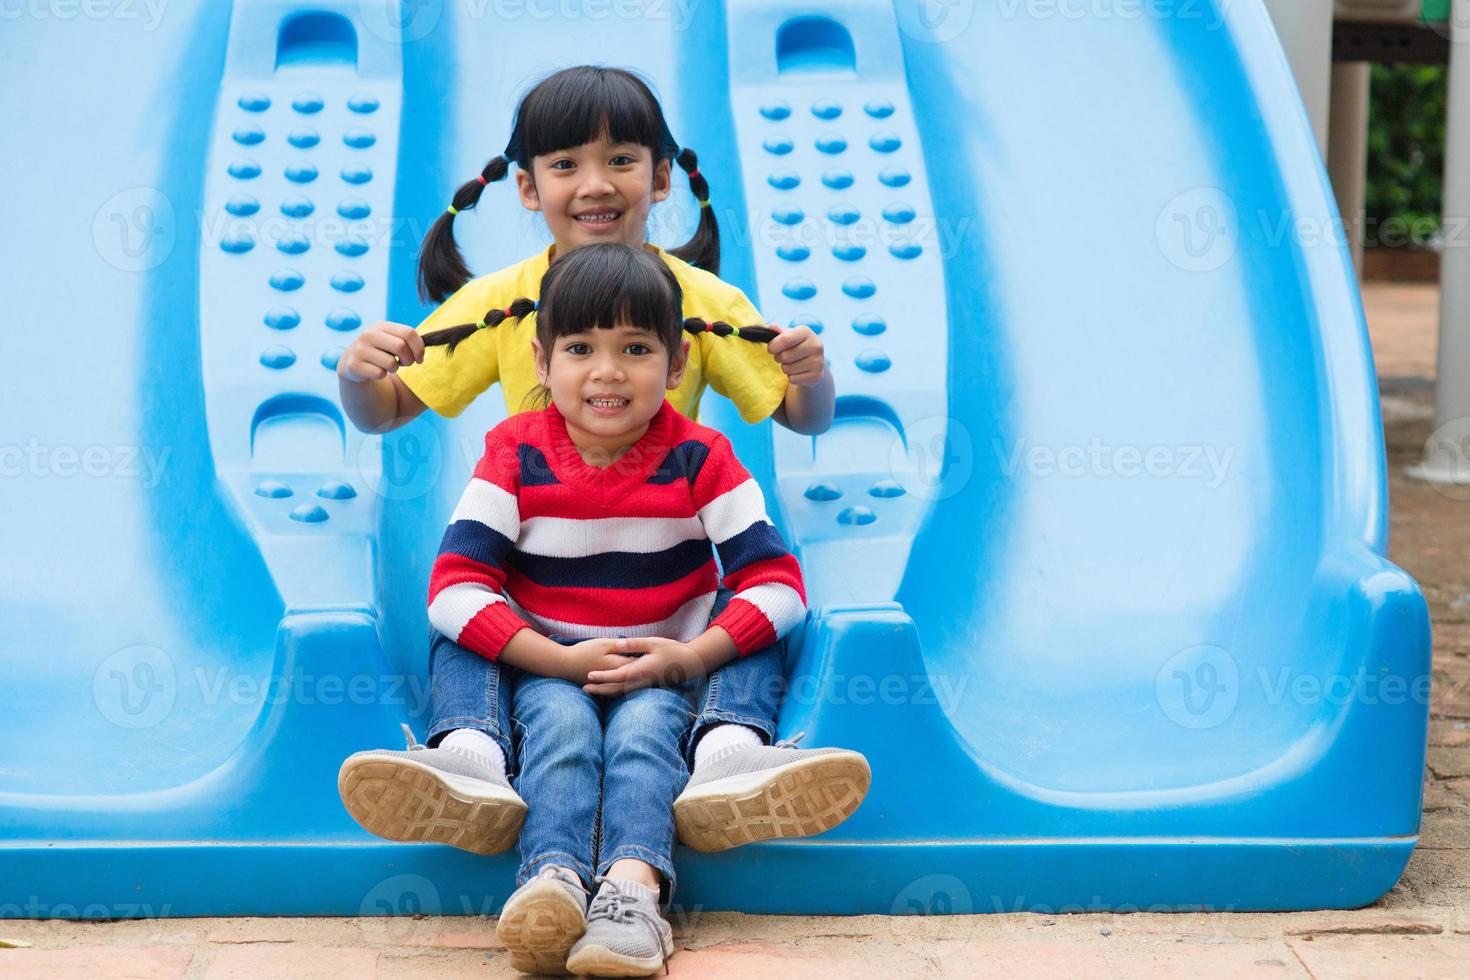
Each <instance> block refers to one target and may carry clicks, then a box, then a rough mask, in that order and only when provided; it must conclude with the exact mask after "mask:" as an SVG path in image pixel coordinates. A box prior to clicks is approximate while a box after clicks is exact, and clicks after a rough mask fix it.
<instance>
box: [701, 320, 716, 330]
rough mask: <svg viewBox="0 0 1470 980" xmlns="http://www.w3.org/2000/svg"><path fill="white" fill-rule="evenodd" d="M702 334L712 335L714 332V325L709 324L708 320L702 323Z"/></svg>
mask: <svg viewBox="0 0 1470 980" xmlns="http://www.w3.org/2000/svg"><path fill="white" fill-rule="evenodd" d="M704 332H705V333H714V332H715V325H714V324H713V323H710V322H709V321H708V320H706V321H704Z"/></svg>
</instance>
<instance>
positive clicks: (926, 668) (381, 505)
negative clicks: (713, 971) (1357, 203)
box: [0, 0, 1429, 918]
mask: <svg viewBox="0 0 1470 980" xmlns="http://www.w3.org/2000/svg"><path fill="white" fill-rule="evenodd" d="M563 6H565V9H563ZM1137 6H1138V8H1139V9H1138V10H1137V11H1136V15H1135V16H1128V15H1125V14H1122V13H1117V12H1114V13H1112V14H1110V15H1102V14H1099V13H1097V12H1096V11H1092V9H1091V7H1090V6H1087V5H1070V6H1069V5H1068V4H1065V3H1063V4H1031V3H1028V2H1026V0H996V2H989V0H985V2H980V0H976V2H973V3H971V2H960V3H951V4H947V5H936V4H932V3H927V2H909V0H893V2H878V0H858V2H844V3H840V4H838V3H810V4H800V3H793V2H789V0H786V2H771V0H731V2H729V3H724V4H682V3H679V2H667V3H665V2H662V0H657V2H656V0H647V2H641V3H635V4H632V5H623V6H620V5H597V4H592V3H590V2H585V0H584V2H581V3H577V2H573V3H570V4H569V5H555V6H553V5H545V7H538V6H537V5H535V4H530V3H528V4H526V5H496V4H472V3H469V2H461V0H429V2H424V3H418V4H404V5H402V6H400V5H398V4H396V3H391V2H387V0H322V2H320V3H304V2H301V0H290V2H286V0H235V2H234V3H233V4H224V3H221V4H199V5H167V6H163V7H154V6H150V5H148V4H138V5H136V6H133V7H126V6H119V7H117V8H116V9H115V10H114V11H113V14H112V15H111V16H108V17H105V18H99V17H91V16H81V15H80V13H79V15H78V16H76V17H70V18H67V17H61V16H52V17H41V16H38V15H36V14H35V13H34V12H31V13H28V14H26V15H25V16H24V17H23V18H22V20H21V21H19V22H17V23H13V24H11V25H9V26H8V27H7V28H6V30H5V31H4V32H3V34H0V50H3V53H4V56H3V57H0V78H3V80H4V81H5V82H6V85H5V90H6V91H7V92H10V93H12V94H11V96H10V97H9V98H7V99H6V100H5V108H4V113H5V117H4V118H3V119H0V123H3V125H0V159H4V160H5V161H6V165H5V170H6V175H7V180H6V182H5V186H4V189H3V190H0V194H3V200H4V213H5V215H6V219H7V220H6V226H7V228H8V229H9V231H10V234H8V235H6V236H4V237H3V239H0V250H3V263H0V266H3V268H4V269H6V270H7V271H6V280H5V281H6V284H7V287H8V288H7V289H6V294H7V301H8V310H7V320H8V323H9V326H10V329H9V330H8V331H7V333H6V335H7V336H8V337H10V338H11V339H12V341H13V343H12V347H11V354H12V357H11V367H10V371H9V372H8V374H7V378H6V382H5V386H4V387H5V401H4V404H5V407H6V411H5V412H3V413H0V453H3V456H0V465H3V468H4V469H3V473H0V512H3V513H4V514H5V515H6V528H5V532H4V535H3V542H4V544H3V547H0V555H3V561H0V637H3V638H4V641H3V643H0V667H3V668H4V670H5V672H6V674H7V675H8V678H9V681H10V683H8V684H7V685H6V686H5V689H4V691H3V693H0V713H3V715H4V717H5V718H6V729H7V732H8V736H7V737H6V738H5V739H4V740H3V741H0V868H3V869H4V871H3V873H0V916H64V917H105V918H112V917H120V916H122V917H125V916H131V915H224V914H290V915H305V914H330V915H354V914H365V915H382V914H395V913H410V912H426V913H443V914H460V913H486V912H491V911H494V910H495V909H496V908H498V906H499V904H500V903H501V902H503V901H504V899H505V897H506V896H507V895H508V893H509V891H510V890H511V883H512V872H513V870H514V866H515V858H514V854H509V855H501V856H498V857H495V858H484V857H477V856H474V855H470V854H466V853H462V852H459V851H456V850H454V849H451V848H447V847H437V846H432V845H423V846H416V845H397V844H391V843H389V842H385V841H379V840H377V839H375V838H372V837H370V836H369V835H367V834H366V833H365V832H363V831H362V830H360V829H359V828H358V827H357V826H356V824H354V823H353V822H352V821H351V819H350V818H349V817H348V816H347V814H346V812H345V811H344V810H343V808H342V806H341V803H340V801H339V800H338V798H337V792H336V783H335V778H336V771H337V767H338V765H339V764H340V762H341V760H342V759H343V758H345V757H346V755H348V754H349V753H351V752H353V751H356V750H359V749H363V748H370V747H388V748H396V747H398V746H399V743H400V741H401V734H400V731H399V724H400V722H404V721H406V722H408V723H410V724H411V725H412V726H414V728H415V729H416V730H417V731H419V732H420V734H422V731H423V729H424V726H425V721H426V716H427V710H428V690H427V653H428V643H427V635H428V634H427V630H428V626H427V621H426V617H425V608H424V601H425V596H426V593H427V589H426V586H427V576H428V568H429V563H430V561H431V560H432V557H433V554H434V552H435V550H436V548H437V545H438V541H439V538H440V535H441V534H442V530H443V527H444V526H445V523H446V521H447V518H448V516H449V513H450V512H451V510H452V508H453V505H454V502H455V500H457V498H458V496H459V493H460V491H461V490H462V488H463V486H464V482H465V480H466V479H467V478H468V474H469V471H470V468H471V466H472V464H473V462H474V460H475V459H476V458H477V456H478V451H479V446H480V441H481V438H482V436H483V433H484V431H485V430H486V429H487V428H489V427H490V426H492V425H494V424H495V423H496V422H497V421H499V420H500V419H501V418H502V417H503V416H504V411H503V403H502V400H501V398H500V395H499V393H498V391H494V392H490V393H488V394H487V395H486V397H484V398H482V399H481V400H480V401H479V402H477V403H476V404H475V405H473V406H472V407H471V408H470V409H469V410H468V411H466V412H465V413H464V415H463V416H461V417H460V418H459V419H456V420H444V419H438V418H434V417H432V416H426V417H424V418H421V419H419V420H417V421H416V422H414V423H413V424H411V425H409V426H407V427H405V428H404V429H401V430H399V431H397V432H395V433H392V434H390V435H389V436H386V437H376V436H365V435H363V434H362V433H360V432H357V431H356V430H355V429H354V428H353V426H352V425H351V423H350V422H348V421H347V420H346V419H345V416H344V415H343V413H342V410H341V408H340V405H339V403H338V399H337V381H336V377H335V373H334V368H335V363H336V361H335V359H336V356H337V355H338V354H339V353H340V351H341V349H342V348H343V347H344V346H345V345H346V344H348V343H350V342H351V338H352V336H354V333H355V331H357V330H359V329H360V328H361V326H362V325H364V324H368V323H372V322H374V321H375V320H378V319H383V318H387V319H392V320H395V321H398V322H406V323H417V322H418V320H419V319H420V318H421V317H422V316H423V315H424V314H425V312H426V311H427V310H426V308H425V307H423V306H421V305H420V304H419V303H418V302H417V299H416V297H415V295H414V290H413V270H414V263H415V260H416V246H417V243H418V240H419V239H420V237H421V236H422V234H423V233H424V231H425V230H426V229H427V227H428V225H429V223H430V222H431V221H432V220H433V219H434V217H435V216H436V215H437V214H438V213H439V211H440V210H441V209H442V208H443V206H444V205H445V203H447V201H448V200H449V196H450V194H451V192H452V189H453V188H454V187H456V186H458V184H459V183H460V182H462V181H463V180H464V179H466V178H467V177H468V176H471V175H473V174H474V173H476V172H477V171H478V170H479V168H480V167H481V166H483V164H484V161H485V160H486V159H488V158H489V157H490V156H493V155H494V154H496V153H498V152H499V150H500V149H501V147H502V146H503V145H504V142H505V139H506V136H507V134H508V132H509V127H510V121H511V120H510V117H511V113H512V111H513V108H514V104H515V100H516V98H517V96H518V95H519V94H520V93H521V92H522V91H523V90H524V89H525V88H526V87H527V86H528V85H529V84H530V83H532V82H533V81H534V80H536V79H537V78H539V77H541V76H543V75H545V74H546V73H548V72H550V71H552V70H555V69H556V68H558V67H562V66H565V65H568V64H576V63H586V62H591V63H607V64H617V65H625V66H629V67H633V68H635V69H637V70H639V71H641V72H642V73H644V74H645V76H646V77H647V78H649V80H650V81H651V83H652V84H653V85H654V86H655V88H656V90H657V91H658V92H659V93H660V94H661V96H662V98H663V99H664V102H665V105H666V107H667V110H668V112H669V117H670V124H671V126H672V128H673V130H674V133H675V135H676V136H677V137H678V138H679V139H680V140H681V141H682V142H684V143H685V144H686V145H689V146H692V147H694V148H695V149H696V150H697V151H698V152H699V154H700V159H701V170H702V171H703V172H704V173H705V174H706V175H707V177H708V178H709V182H710V186H711V189H712V199H713V201H714V203H715V206H716V207H717V208H718V209H719V210H718V214H719V217H720V220H721V222H722V226H723V229H724V236H723V242H724V256H725V258H724V268H723V270H722V271H723V274H724V276H725V277H726V278H727V279H728V280H730V281H731V282H734V283H735V284H737V285H739V286H740V287H742V288H743V289H745V290H746V291H747V292H748V293H749V294H750V295H751V296H752V298H753V299H754V300H755V301H756V303H757V306H758V307H759V308H760V309H761V310H762V312H763V313H764V314H765V315H766V316H767V317H768V318H770V319H772V320H775V321H778V322H782V323H808V324H811V325H812V326H813V328H814V329H819V330H820V331H821V336H822V339H823V342H824V344H825V346H826V350H827V355H828V357H829V358H830V360H831V363H832V370H833V373H834V375H835V377H836V381H837V390H838V393H839V400H838V407H837V418H836V421H835V423H834V425H833V427H832V429H831V430H830V431H829V432H827V433H825V434H823V435H821V436H819V437H816V438H811V437H802V436H797V435H795V434H794V433H791V432H789V431H787V430H784V429H780V428H777V427H775V426H773V425H772V424H771V423H769V422H768V423H763V424H762V425H759V426H746V425H745V424H744V423H743V422H741V421H740V419H739V417H738V415H737V414H736V413H735V412H734V410H733V408H732V407H731V406H730V405H729V403H728V402H725V401H724V400H723V399H722V398H719V397H718V396H716V395H715V394H714V393H710V394H708V395H707V396H706V399H705V403H704V405H703V408H702V416H701V417H702V420H703V421H705V422H706V423H708V424H711V425H715V426H718V427H719V428H721V429H722V430H723V431H726V432H728V433H730V434H731V437H732V439H733V441H734V443H735V446H736V449H737V451H738V452H739V453H740V455H741V457H742V459H743V460H745V462H746V463H747V465H748V466H749V467H750V468H751V469H752V471H753V472H755V473H756V474H757V476H758V477H759V478H760V480H761V482H762V485H763V486H764V488H765V490H766V493H767V498H768V501H769V502H770V505H771V509H772V511H773V514H774V515H775V517H776V520H777V521H778V524H779V526H780V528H781V530H782V532H783V533H784V534H785V536H786V538H787V540H788V541H789V542H790V543H791V544H792V545H793V546H794V547H795V548H796V549H797V550H798V553H799V555H800V557H801V559H802V563H803V566H804V568H805V570H806V573H807V578H808V586H809V598H810V605H811V615H810V616H809V618H808V621H807V623H806V624H805V625H804V626H803V627H802V628H801V629H800V631H799V633H798V634H797V635H796V636H794V637H793V640H792V644H791V650H792V654H791V663H790V671H789V676H790V682H791V689H790V692H789V694H788V698H787V701H786V704H785V706H784V708H783V712H782V718H781V730H782V734H783V735H786V736H792V735H795V734H796V733H798V732H805V737H804V739H803V742H802V744H803V745H812V746H816V745H843V746H847V747H851V748H856V749H860V750H861V751H863V752H865V753H866V754H867V755H868V757H869V759H870V761H871V763H872V769H873V788H872V791H871V793H870V795H869V797H868V799H867V800H866V802H865V803H864V804H863V806H862V807H861V808H860V809H859V810H858V812H857V813H856V814H855V815H854V816H853V817H852V818H851V819H850V820H848V821H847V822H846V823H845V824H843V825H842V826H841V827H839V828H837V829H836V830H834V831H832V832H830V833H828V834H826V835H824V836H822V837H820V838H815V839H811V840H802V841H785V842H777V843H770V844H765V845H757V846H752V847H748V848H743V849H739V850H736V851H731V852H727V853H724V854H717V855H699V854H695V853H693V852H689V851H687V850H681V851H680V852H679V854H678V855H677V856H676V861H677V862H678V863H679V867H680V869H681V878H680V894H679V895H678V896H677V901H678V902H679V903H680V904H682V905H686V906H700V907H704V908H710V909H740V910H745V911H752V912H797V913H816V912H825V913H860V912H861V913H871V912H878V913H889V912H891V913H901V914H911V913H933V912H968V911H974V912H988V911H1016V910H1023V909H1037V910H1046V911H1061V910H1067V909H1097V908H1120V909H1127V908H1135V909H1136V908H1200V907H1208V908H1216V909H1232V910H1246V909H1293V908H1323V907H1353V906H1358V905H1363V904H1366V903H1369V902H1372V901H1373V900H1375V899H1376V898H1377V897H1378V896H1380V895H1382V894H1383V893H1384V892H1386V891H1387V890H1388V889H1389V888H1390V887H1391V886H1392V885H1393V883H1394V881H1396V880H1397V878H1398V875H1399V874H1400V872H1401V871H1402V869H1403V867H1404V865H1405V864H1406V862H1407V861H1408V858H1409V854H1410V852H1411V850H1412V848H1413V846H1414V843H1415V840H1416V834H1417V832H1418V823H1419V812H1420V792H1421V790H1420V779H1421V774H1422V770H1423V759H1424V745H1425V732H1426V726H1427V718H1428V675H1429V622H1428V615H1427V612H1426V608H1425V604H1424V601H1423V598H1422V596H1421V595H1420V593H1419V590H1418V588H1417V586H1416V585H1415V583H1414V582H1413V581H1412V580H1411V579H1410V578H1409V577H1408V576H1407V575H1405V574H1404V573H1403V572H1402V571H1400V570H1399V569H1397V568H1395V567H1394V566H1393V565H1392V564H1390V563H1389V562H1388V561H1387V560H1386V558H1385V557H1384V556H1385V554H1386V551H1387V540H1386V537H1387V498H1386V483H1385V463H1384V454H1383V447H1382V435H1381V427H1380V419H1379V413H1378V405H1377V394H1376V387H1375V382H1374V374H1373V369H1372V361H1371V355H1370V352H1369V348H1368V342H1367V334H1366V330H1365V327H1364V322H1363V315H1362V309H1361V304H1360V301H1359V298H1358V293H1357V289H1356V285H1355V282H1354V279H1353V276H1352V272H1351V269H1350V267H1349V264H1348V258H1347V254H1346V251H1345V249H1344V247H1343V245H1342V243H1341V241H1340V235H1339V234H1337V233H1336V231H1335V229H1336V228H1337V214H1336V210H1335V207H1334V205H1333V203H1332V198H1331V194H1330V189H1329V187H1328V184H1327V180H1326V175H1325V173H1324V170H1323V167H1322V163H1321V160H1320V157H1319V155H1318V152H1317V150H1316V147H1315V143H1314V142H1313V140H1312V137H1311V133H1310V131H1309V128H1308V123H1307V120H1306V117H1305V114H1304V113H1303V111H1302V108H1301V103H1300V100H1299V98H1298V96H1297V94H1296V90H1295V88H1294V86H1293V84H1292V82H1291V78H1290V72H1289V69H1288V66H1287V64H1286V62H1285V59H1284V57H1283V55H1282V53H1281V50H1280V46H1279V44H1278V42H1277V40H1276V38H1275V36H1274V33H1273V32H1272V30H1271V26H1270V22H1269V20H1268V18H1267V16H1266V14H1265V12H1264V10H1263V9H1262V8H1261V7H1260V5H1259V3H1255V2H1250V3H1229V4H1222V3H1218V2H1214V0H1178V2H1176V3H1172V4H1144V5H1137ZM1083 7H1087V9H1086V10H1084V9H1082V8H1083ZM1125 8H1127V9H1132V8H1131V6H1130V5H1118V10H1119V11H1122V10H1124V9H1125ZM1221 8H1223V9H1221ZM28 9H29V8H28ZM58 9H59V8H58ZM125 11H131V14H132V15H130V16H125V15H124V12H125ZM1089 11H1090V12H1089ZM695 212H696V207H695V202H694V201H693V199H692V198H691V197H690V195H689V193H688V190H687V184H685V183H684V182H683V181H682V180H681V179H680V180H676V193H675V195H674V197H673V198H672V199H671V201H670V202H668V203H667V204H665V205H662V206H661V207H660V208H659V209H658V210H656V212H655V218H654V221H653V223H652V224H651V226H650V234H651V236H652V237H653V238H655V239H656V240H658V241H659V242H661V243H663V244H666V245H672V244H677V243H678V242H681V241H683V239H684V237H685V236H686V235H687V233H688V229H689V228H690V227H692V223H693V218H694V214H695ZM456 229H457V232H458V234H459V237H460V240H461V241H462V242H463V243H464V248H465V252H466V255H467V257H468V259H469V261H470V265H471V267H472V268H474V269H475V270H477V271H479V272H488V271H491V270H493V269H496V268H500V267H502V266H505V265H507V264H509V263H511V262H514V261H516V260H518V259H520V258H523V257H524V256H525V255H527V254H529V253H530V252H532V251H533V250H536V249H540V248H544V247H545V245H546V244H547V243H548V238H547V233H546V230H545V227H544V224H543V223H541V221H540V219H539V218H538V217H537V216H534V215H531V214H529V213H527V212H525V211H523V210H522V209H521V208H520V207H519V205H518V204H517V203H516V202H515V200H514V196H513V194H512V192H511V190H510V189H509V187H508V186H504V185H495V186H492V187H491V188H489V189H488V190H487V192H486V194H485V196H484V199H483V200H482V203H481V205H480V207H479V209H478V210H477V211H475V212H473V213H467V214H466V215H463V216H461V218H460V219H459V221H458V222H457V224H456ZM774 881H780V882H781V884H780V886H779V887H772V882H774Z"/></svg>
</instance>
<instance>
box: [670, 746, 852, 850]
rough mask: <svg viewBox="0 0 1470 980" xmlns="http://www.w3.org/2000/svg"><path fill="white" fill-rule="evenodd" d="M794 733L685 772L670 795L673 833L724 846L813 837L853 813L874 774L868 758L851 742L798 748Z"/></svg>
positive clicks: (693, 843) (690, 841)
mask: <svg viewBox="0 0 1470 980" xmlns="http://www.w3.org/2000/svg"><path fill="white" fill-rule="evenodd" d="M800 738H801V735H800V734H798V735H797V736H796V738H793V739H789V740H785V739H783V740H781V741H778V742H777V743H776V744H775V745H752V746H746V747H744V748H740V749H736V750H735V751H733V752H731V753H730V754H729V755H727V756H725V757H724V758H716V759H715V760H714V761H713V762H711V763H710V764H709V765H707V766H705V767H704V768H703V769H701V770H700V771H698V772H696V773H695V774H694V775H693V776H691V777H690V778H689V783H688V784H687V785H686V786H685V787H684V792H682V793H680V794H679V798H678V799H677V800H675V801H674V823H675V826H677V827H678V828H679V840H681V841H683V842H684V843H685V844H687V845H689V846H690V847H692V848H694V849H695V850H696V851H725V850H729V849H730V848H732V847H739V846H740V845H742V844H753V843H755V842H756V841H762V840H770V839H771V838H773V837H811V836H812V835H814V834H820V833H822V832H823V831H827V830H831V829H832V828H833V827H835V826H837V825H838V824H840V823H841V822H842V821H844V820H846V819H847V818H848V817H850V816H852V814H853V811H855V810H856V809H857V808H858V804H860V803H862V802H863V797H865V796H867V795H868V786H869V784H870V783H871V782H872V773H871V772H870V771H869V769H868V760H867V759H865V758H864V757H863V755H862V753H861V752H853V751H852V750H850V749H798V748H797V747H796V742H797V740H798V739H800Z"/></svg>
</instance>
